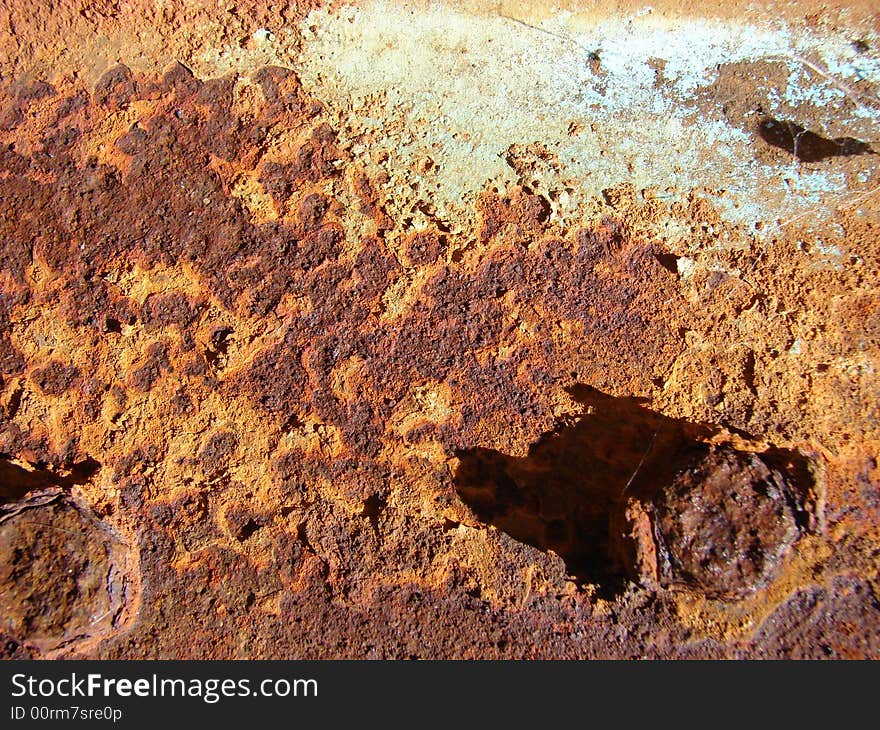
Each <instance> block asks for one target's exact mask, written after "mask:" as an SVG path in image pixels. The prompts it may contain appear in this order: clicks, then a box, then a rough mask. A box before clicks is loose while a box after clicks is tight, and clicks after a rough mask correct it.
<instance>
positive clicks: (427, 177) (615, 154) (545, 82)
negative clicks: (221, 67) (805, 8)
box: [298, 0, 880, 227]
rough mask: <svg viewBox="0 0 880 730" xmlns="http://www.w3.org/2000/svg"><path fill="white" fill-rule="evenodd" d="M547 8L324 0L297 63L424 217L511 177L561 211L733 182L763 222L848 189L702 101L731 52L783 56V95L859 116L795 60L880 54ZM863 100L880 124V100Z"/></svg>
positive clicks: (815, 41)
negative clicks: (543, 14) (326, 4)
mask: <svg viewBox="0 0 880 730" xmlns="http://www.w3.org/2000/svg"><path fill="white" fill-rule="evenodd" d="M535 23H540V24H529V23H526V22H525V21H520V20H517V19H514V18H510V17H497V16H496V17H487V16H484V15H479V16H478V15H471V14H468V13H466V12H463V11H461V10H457V9H455V8H451V7H446V6H443V5H432V6H430V7H429V8H427V9H426V8H424V7H422V8H420V9H418V10H415V9H413V8H410V7H407V6H406V5H405V4H401V3H389V2H382V1H381V0H376V1H375V2H368V3H365V4H363V5H362V6H361V7H360V8H342V9H339V10H336V11H327V10H316V11H314V12H312V13H311V14H310V15H309V16H308V18H307V19H306V21H305V22H304V24H303V34H304V42H303V50H302V53H301V56H300V58H299V60H298V70H299V72H300V75H301V77H302V80H303V82H304V84H305V85H306V87H307V88H308V89H309V90H310V91H311V92H312V93H314V94H315V95H316V96H318V98H320V99H322V100H323V101H324V102H325V103H326V104H327V105H328V107H329V109H330V110H331V112H332V113H333V114H334V115H335V116H336V117H337V121H338V122H339V125H338V126H339V129H340V130H341V131H342V133H343V135H346V136H348V138H349V139H348V140H347V141H348V142H349V143H351V145H352V149H354V150H356V151H361V152H362V154H363V156H364V158H365V160H370V159H376V158H377V159H380V160H383V161H382V163H381V164H382V165H383V166H384V167H385V169H386V171H387V172H388V175H389V178H390V179H389V182H388V184H387V187H388V189H389V190H393V191H394V195H393V196H392V200H393V203H392V205H393V206H396V209H395V210H392V211H390V212H392V213H393V215H394V217H395V219H396V220H410V221H411V224H412V225H413V226H418V225H423V224H424V221H423V218H424V216H425V215H430V216H434V217H437V218H439V219H441V220H444V221H446V222H448V223H451V222H454V221H455V220H456V219H460V218H461V217H462V216H463V217H464V218H465V219H467V218H468V216H469V215H470V214H471V208H472V204H473V201H474V198H475V196H476V194H477V193H478V192H479V191H481V190H484V189H485V188H486V187H487V186H495V187H498V188H499V189H503V188H504V187H506V185H507V184H508V183H519V184H523V185H527V186H528V187H530V188H532V189H533V190H535V191H536V192H540V193H542V194H544V195H546V196H547V197H548V198H549V199H550V200H551V202H552V204H553V209H554V215H555V217H556V219H557V220H558V221H560V222H562V223H563V224H573V223H575V222H576V221H577V219H578V215H579V211H582V210H583V208H584V203H585V202H586V200H588V199H590V198H592V197H594V196H596V195H598V194H599V193H600V192H601V191H602V190H603V189H606V188H609V187H612V186H615V185H617V184H620V183H623V182H630V183H633V184H634V185H635V186H636V187H637V188H647V187H654V186H656V187H659V188H660V189H667V188H670V189H672V190H670V192H672V191H673V190H674V191H678V192H681V191H687V190H690V189H693V188H703V187H705V188H710V189H712V190H724V191H725V193H724V194H723V196H721V198H720V199H719V202H720V203H721V207H722V208H723V210H724V212H725V215H726V216H727V217H728V218H729V219H730V220H731V221H733V222H737V223H742V224H745V225H748V226H750V227H751V226H753V225H754V223H755V222H757V221H759V220H764V221H767V220H770V221H775V220H777V219H783V218H787V217H791V216H795V215H801V214H803V213H804V212H805V211H807V210H809V209H811V208H817V207H818V208H822V206H824V205H832V204H834V203H835V202H836V201H837V200H838V198H839V196H840V195H841V194H842V193H845V192H846V191H847V183H846V180H845V179H844V178H843V176H842V175H841V174H832V173H828V172H825V171H823V170H822V169H818V168H808V167H805V166H803V165H799V164H797V163H796V162H794V161H792V163H791V164H786V165H785V166H784V167H782V166H775V167H774V166H769V165H767V164H765V163H762V162H759V161H758V160H756V159H755V144H754V140H753V139H752V137H751V135H749V134H746V133H745V132H743V131H742V130H740V129H736V128H733V127H731V126H730V125H729V124H727V123H726V122H725V121H724V119H723V116H722V115H721V113H720V109H719V110H718V114H717V115H713V117H712V118H696V117H695V113H696V110H697V105H696V104H697V100H696V98H695V93H696V92H697V91H698V90H699V89H700V88H702V87H705V86H706V85H707V84H710V83H711V82H712V81H713V79H714V78H716V75H717V71H716V67H717V66H718V65H719V64H726V63H735V62H749V61H760V60H762V59H764V60H773V61H778V60H780V59H784V60H785V62H786V65H787V66H788V68H789V70H790V77H789V79H788V85H787V87H786V88H785V89H779V90H778V93H775V94H773V97H772V98H773V99H775V103H776V104H777V105H778V106H780V107H786V105H787V107H786V108H788V107H791V106H795V107H801V106H803V105H812V107H813V111H814V113H815V111H816V108H817V107H819V108H822V107H827V109H826V110H824V111H823V112H822V113H827V114H829V115H831V116H829V121H831V120H832V119H833V116H834V115H835V114H838V115H839V114H841V113H849V114H852V108H851V107H849V111H848V112H846V111H841V110H842V109H844V107H842V106H840V104H841V103H842V102H843V101H845V95H844V94H843V93H842V92H841V91H840V89H839V88H837V87H835V86H834V85H833V84H832V83H829V82H828V81H827V79H824V78H822V77H821V76H819V75H818V74H815V73H807V72H805V70H804V67H803V64H802V63H801V62H800V61H798V60H797V58H796V57H797V56H801V57H806V56H808V55H809V56H810V57H811V58H813V59H818V60H819V61H821V63H823V64H825V66H826V67H827V68H828V69H829V72H833V73H834V74H836V75H837V77H838V78H839V79H840V80H844V81H846V82H847V83H852V82H853V81H855V80H856V79H858V78H860V77H861V78H869V79H870V80H872V81H875V82H876V81H880V64H878V63H877V62H874V61H870V60H866V59H863V58H857V57H856V56H855V54H854V51H853V48H852V45H851V43H850V39H849V38H847V37H845V36H843V35H841V36H840V37H839V38H838V37H828V36H823V37H818V36H814V35H810V34H809V33H807V32H805V31H804V30H803V29H799V30H798V32H797V33H793V32H792V31H790V30H789V29H787V28H786V27H784V26H782V25H779V26H774V24H773V23H772V22H770V21H768V22H767V24H766V25H765V26H764V27H760V28H759V27H756V26H754V25H745V24H736V23H732V22H722V21H712V20H707V19H690V20H683V19H680V18H679V19H676V20H675V21H674V22H673V21H669V20H666V19H663V18H660V17H659V16H655V14H652V13H651V12H650V11H645V12H642V13H639V14H638V16H632V17H609V18H603V19H601V20H596V19H595V18H594V19H586V18H578V17H577V16H575V15H572V14H570V13H557V14H554V15H552V16H551V17H550V18H549V19H547V20H544V21H535ZM596 58H598V63H597V62H596ZM591 59H592V62H591ZM771 101H772V100H771ZM766 111H768V112H769V113H771V114H772V113H773V111H774V110H773V109H772V108H771V109H767V110H766ZM859 113H860V114H861V116H863V117H865V116H867V117H868V118H869V121H868V126H869V128H870V125H871V124H873V128H874V130H875V131H876V129H877V128H878V125H877V121H878V114H877V111H876V110H874V111H873V112H872V111H871V110H866V109H864V108H863V109H860V110H859ZM862 129H864V127H862ZM380 150H381V151H382V153H383V154H382V155H377V154H376V153H378V152H379V151H380ZM426 159H429V160H430V163H431V164H429V165H427V166H426V164H425V160H426ZM401 191H403V193H401Z"/></svg>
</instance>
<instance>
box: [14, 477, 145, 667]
mask: <svg viewBox="0 0 880 730" xmlns="http://www.w3.org/2000/svg"><path fill="white" fill-rule="evenodd" d="M130 568H131V566H130V558H129V549H128V546H127V545H126V544H125V542H124V541H123V540H122V538H121V536H119V535H118V534H117V533H116V532H115V531H114V530H112V529H111V528H110V527H109V525H107V523H106V522H104V521H102V520H100V519H98V518H97V516H96V515H95V514H94V513H92V511H91V510H90V509H89V508H88V507H87V506H85V505H82V504H79V502H78V501H76V500H74V499H73V498H71V497H70V496H69V495H67V494H65V493H64V491H63V490H61V489H60V488H57V487H49V488H46V489H40V490H35V491H31V492H29V493H28V494H27V495H25V496H24V497H23V498H22V499H20V500H18V501H15V502H10V503H6V504H2V505H0V633H2V634H4V635H6V636H7V637H10V638H11V639H12V640H13V641H14V642H15V643H16V644H19V645H23V646H28V647H31V648H33V649H36V650H37V651H39V652H41V653H44V654H45V653H51V652H53V651H55V650H58V649H67V650H69V649H75V648H78V647H81V648H86V646H87V645H88V644H90V643H91V642H93V641H97V640H101V639H104V638H107V637H108V636H111V635H113V634H116V633H118V632H119V631H120V630H121V629H122V628H123V627H124V625H125V623H126V621H127V620H128V619H129V618H130V612H129V607H130V605H131V603H132V599H133V598H134V595H135V592H136V591H135V587H136V586H135V582H134V581H133V580H132V577H131V576H132V572H131V570H130ZM50 655H51V654H50Z"/></svg>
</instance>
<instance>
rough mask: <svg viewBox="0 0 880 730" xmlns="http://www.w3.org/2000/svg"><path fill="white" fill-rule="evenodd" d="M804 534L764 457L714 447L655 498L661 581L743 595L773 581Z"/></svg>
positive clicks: (782, 482) (786, 491)
mask: <svg viewBox="0 0 880 730" xmlns="http://www.w3.org/2000/svg"><path fill="white" fill-rule="evenodd" d="M799 536H800V527H799V524H798V514H797V509H796V502H795V498H794V495H793V494H792V488H791V487H790V486H789V484H788V483H787V481H786V479H785V477H784V476H783V474H782V473H781V472H780V471H778V470H776V469H772V468H770V467H769V466H768V465H767V464H766V463H765V462H764V461H763V460H762V459H761V458H760V457H759V456H758V455H757V454H753V453H748V452H741V451H736V450H734V449H732V448H729V447H724V448H719V449H717V450H713V451H712V452H710V453H709V454H708V455H706V456H705V457H704V458H703V459H702V460H700V461H699V462H698V463H696V464H695V465H693V466H692V467H690V468H688V469H685V470H684V471H683V472H681V473H680V474H678V475H677V476H676V477H675V479H674V480H673V481H672V483H671V484H668V485H666V486H665V487H664V488H662V489H661V490H660V492H659V494H658V495H657V496H656V497H655V499H654V539H655V541H656V546H657V560H658V566H657V567H658V571H659V576H660V580H661V582H662V583H666V584H676V583H685V584H688V585H691V586H695V587H698V588H700V589H702V590H703V591H705V592H706V593H708V594H712V595H720V596H724V597H729V598H735V597H737V596H742V595H743V594H745V593H747V592H748V591H749V590H751V589H752V588H755V587H757V586H760V585H763V584H764V583H766V582H767V581H768V580H769V579H770V578H771V577H772V576H773V574H774V572H775V570H776V569H777V568H778V566H779V564H780V562H781V560H782V558H783V557H784V555H785V554H786V553H787V552H788V550H789V549H790V548H791V546H792V545H793V544H794V543H795V541H796V540H797V539H798V537H799Z"/></svg>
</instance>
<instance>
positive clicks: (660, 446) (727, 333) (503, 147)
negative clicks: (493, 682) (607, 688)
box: [0, 0, 880, 658]
mask: <svg viewBox="0 0 880 730" xmlns="http://www.w3.org/2000/svg"><path fill="white" fill-rule="evenodd" d="M318 5H319V3H300V4H291V5H290V6H285V8H284V9H283V10H281V9H278V8H277V7H276V6H273V8H274V9H271V10H265V9H263V8H262V7H261V6H260V4H256V3H249V2H243V3H236V4H234V5H233V4H232V3H229V4H228V5H223V4H219V5H218V4H217V3H214V2H211V3H207V2H206V3H204V4H196V5H195V6H194V5H193V4H192V3H187V4H186V8H184V5H183V4H182V3H176V2H168V3H162V4H153V3H146V2H140V1H136V0H135V1H132V2H119V3H116V2H113V3H101V2H88V3H86V2H82V3H81V2H62V3H53V4H51V5H50V4H43V3H36V4H34V5H33V7H31V6H28V8H27V9H24V8H22V7H20V4H18V3H11V2H0V68H2V73H3V76H2V78H0V89H2V93H0V96H2V101H3V103H2V107H0V211H2V215H0V499H2V506H0V551H2V556H0V595H2V596H3V598H2V614H0V622H2V623H0V633H2V635H3V636H2V637H0V638H2V641H0V652H2V654H3V655H4V656H10V657H12V656H45V657H59V656H61V657H65V656H66V657H70V656H78V657H83V656H88V657H106V658H134V657H175V658H201V657H216V658H221V657H238V658H245V657H253V658H256V657H264V658H268V657H404V658H405V657H479V658H495V657H527V658H538V657H562V658H579V657H664V658H685V657H686V658H697V657H789V656H791V657H846V658H852V657H878V656H880V648H878V647H880V601H878V575H877V573H878V559H877V556H878V550H880V534H878V525H880V472H878V466H877V458H878V445H880V419H878V412H877V405H878V403H880V387H878V378H877V367H878V364H880V300H878V295H877V278H878V272H880V240H878V222H880V195H878V193H877V187H876V186H877V184H878V182H877V172H876V171H877V165H876V160H877V157H876V152H875V150H876V149H878V146H880V145H878V138H877V125H878V120H880V101H878V99H877V92H878V86H880V61H878V49H880V17H878V16H877V15H876V10H875V9H874V8H873V7H872V4H871V3H845V4H844V3H841V4H840V5H839V6H838V4H836V3H833V2H815V1H811V2H798V3H793V4H792V3H785V4H776V3H772V2H766V3H759V4H755V5H746V4H742V3H737V2H732V3H725V7H724V8H714V7H709V6H700V7H691V6H689V5H687V4H686V5H684V6H679V4H672V3H659V4H658V3H655V4H654V9H653V10H652V11H651V12H647V11H646V10H645V9H644V8H642V7H639V6H635V5H633V4H630V3H626V2H621V3H617V4H611V5H609V4H607V3H603V4H601V6H600V5H599V4H593V3H586V2H585V3H578V4H572V5H571V6H570V7H569V8H568V10H562V11H555V12H551V11H550V10H549V6H548V7H546V8H545V7H544V6H543V5H541V4H534V3H526V4H521V3H502V4H501V5H500V6H499V5H498V4H497V3H491V4H490V3H480V2H474V3H460V4H454V5H453V4H451V3H450V4H449V5H435V6H431V8H428V7H427V5H422V4H419V3H412V4H398V5H395V6H393V7H391V6H388V5H385V4H380V3H373V2H362V3H359V4H358V6H357V8H354V9H352V8H346V7H342V6H341V4H339V3H330V4H328V5H326V6H323V7H318ZM490 6H491V7H490ZM193 8H194V9H193ZM386 16H387V18H390V19H391V20H394V21H395V22H394V23H392V22H390V20H387V19H385V18H386ZM404 16H406V18H408V20H406V22H403V20H404ZM397 21H400V22H397ZM676 24H680V25H681V26H682V27H687V28H689V29H690V30H692V31H694V32H696V30H699V29H701V28H702V29H703V31H702V32H704V35H702V36H691V37H696V38H703V39H712V38H714V39H715V40H712V41H711V42H710V41H709V40H706V44H707V45H706V48H705V49H704V50H705V52H706V53H707V54H709V55H708V56H707V58H710V59H713V64H714V65H710V66H709V67H704V66H700V65H697V66H693V65H688V64H686V63H685V59H686V54H682V53H681V52H680V51H681V49H680V47H678V46H676V45H675V43H673V41H675V39H676V36H675V33H674V31H671V30H670V28H674V27H676ZM401 29H403V30H401ZM652 34H653V35H652ZM636 39H641V40H640V41H639V44H638V45H637V44H636ZM490 40H491V41H492V43H495V44H496V46H494V47H495V48H498V49H500V50H498V51H492V50H491V48H492V47H493V46H491V45H490V43H489V41H490ZM343 41H344V42H343ZM432 43H433V45H432ZM664 43H665V44H666V45H665V46H664ZM679 44H680V41H679ZM560 46H562V47H563V48H564V49H565V50H564V52H563V51H562V50H560ZM665 47H668V53H666V54H665V56H656V55H652V54H654V53H655V52H656V53H660V52H661V50H662V49H664V48H665ZM414 49H421V50H419V51H418V52H419V53H420V54H421V55H418V56H413V53H414V52H415V51H414ZM424 49H429V51H430V52H429V51H426V50H424ZM627 49H630V51H631V53H630V54H629V55H628V54H627ZM658 49H659V50H658ZM432 54H433V55H432ZM517 54H524V55H517ZM691 55H692V56H696V55H699V54H691ZM781 56H784V57H781ZM462 59H470V60H466V61H463V60H462ZM603 59H604V60H603ZM407 64H414V65H411V66H407ZM419 64H422V65H421V66H420V65H419ZM407 68H410V72H409V73H407V72H406V69H407ZM428 68H432V69H434V71H432V73H433V74H434V75H433V76H430V77H429V76H426V74H427V73H428V72H427V71H426V70H425V69H428ZM522 68H525V69H526V70H527V71H528V73H527V74H525V75H523V73H521V69H522ZM401 69H403V70H401ZM420 69H421V70H420ZM469 69H471V70H469ZM472 69H477V71H473V70H472ZM479 69H483V71H482V72H480V71H479ZM551 70H552V71H553V75H552V77H551V76H549V75H547V76H542V75H541V74H544V73H547V74H549V73H550V71H551ZM392 71H393V72H394V73H395V74H397V75H399V76H401V79H400V83H394V84H391V85H387V88H383V87H382V83H381V81H382V78H383V74H385V75H386V76H387V75H388V74H389V73H391V72H392ZM490 71H491V73H490ZM480 73H483V74H484V75H485V77H486V79H488V81H486V80H485V79H484V81H483V82H481V84H477V83H471V82H470V81H469V79H471V80H472V79H474V78H476V77H477V76H479V75H480ZM493 74H494V75H493ZM499 74H503V78H502V76H500V75H499ZM529 74H531V76H530V75H529ZM404 77H405V78H404ZM630 77H631V78H630ZM529 78H531V82H529V83H531V84H532V86H529V85H528V83H526V82H527V81H528V79H529ZM627 78H629V80H628V81H626V83H624V80H626V79H627ZM420 79H421V80H422V81H424V83H425V86H424V87H422V86H420V84H419V80H420ZM493 79H495V80H497V81H498V83H494V82H493V81H492V80H493ZM391 80H392V81H393V80H394V78H392V79H391ZM404 81H406V83H403V82H404ZM502 81H503V83H502ZM573 84H574V85H573ZM578 85H579V86H578ZM575 87H578V88H582V89H583V93H582V94H581V95H580V96H578V93H575V92H574V91H573V89H574V88H575ZM530 89H531V91H530ZM532 92H534V93H532ZM553 94H556V96H553ZM438 100H440V101H439V102H438ZM627 103H629V106H627ZM438 104H439V106H438ZM652 105H653V106H652ZM499 115H500V116H499ZM501 117H504V119H501ZM499 120H500V121H499ZM682 130H684V132H683V131H682ZM680 134H684V136H678V135H680ZM676 168H679V169H678V171H676ZM686 168H687V169H686Z"/></svg>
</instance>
